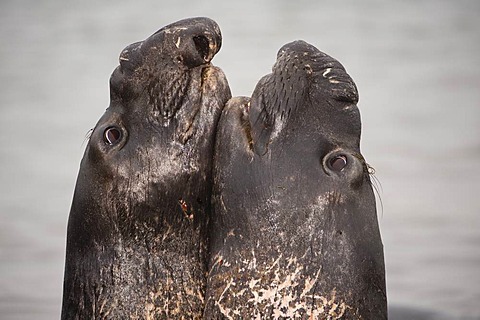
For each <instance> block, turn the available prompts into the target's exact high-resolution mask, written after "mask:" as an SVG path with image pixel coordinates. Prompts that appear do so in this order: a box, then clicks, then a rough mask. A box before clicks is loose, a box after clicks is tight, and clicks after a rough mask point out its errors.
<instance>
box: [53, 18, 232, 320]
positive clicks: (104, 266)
mask: <svg viewBox="0 0 480 320" xmlns="http://www.w3.org/2000/svg"><path fill="white" fill-rule="evenodd" d="M220 46H221V35H220V30H219V28H218V26H217V24H216V23H215V22H213V21H212V20H209V19H206V18H194V19H187V20H182V21H179V22H177V23H174V24H172V25H169V26H167V27H165V28H163V29H161V30H159V31H158V32H156V33H155V34H153V35H152V36H151V37H149V38H147V39H146V40H145V41H142V42H138V43H135V44H132V45H130V46H128V47H127V48H126V49H125V50H124V51H123V52H122V53H121V55H120V66H118V67H117V68H116V69H115V71H114V72H113V74H112V76H111V80H110V92H111V102H110V106H109V107H108V109H107V110H106V112H105V114H104V115H103V116H102V118H101V119H100V120H99V122H98V123H97V125H96V126H95V129H94V130H93V132H92V134H91V137H90V140H89V143H88V145H87V148H86V150H85V154H84V157H83V159H82V163H81V166H80V172H79V175H78V179H77V184H76V188H75V194H74V198H73V203H72V208H71V212H70V217H69V222H68V234H67V251H66V252H67V253H66V265H65V279H64V297H63V306H62V319H94V318H95V319H170V318H177V319H180V318H185V319H192V318H193V319H195V318H196V319H198V318H201V316H202V313H203V309H204V294H205V282H206V279H205V271H206V257H205V254H206V249H207V248H206V225H207V223H208V217H207V212H208V211H209V210H210V208H209V207H210V195H211V186H212V181H211V172H212V169H211V168H212V158H213V147H214V138H215V127H216V124H217V121H218V118H219V116H220V113H221V110H222V108H223V106H224V105H225V103H226V101H227V100H228V99H229V98H230V96H231V94H230V89H229V87H228V84H227V81H226V79H225V76H224V74H223V72H222V71H221V70H220V69H218V68H216V67H214V66H212V65H211V64H210V60H211V59H212V57H213V56H214V55H215V54H216V53H217V52H218V50H219V49H220Z"/></svg>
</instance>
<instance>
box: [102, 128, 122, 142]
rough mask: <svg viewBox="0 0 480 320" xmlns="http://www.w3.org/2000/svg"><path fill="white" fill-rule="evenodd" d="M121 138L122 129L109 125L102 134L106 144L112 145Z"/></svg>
mask: <svg viewBox="0 0 480 320" xmlns="http://www.w3.org/2000/svg"><path fill="white" fill-rule="evenodd" d="M121 138H122V131H120V129H119V128H116V127H109V128H107V129H106V130H105V133H104V134H103V140H104V141H105V143H106V144H108V145H111V146H113V145H114V144H116V143H117V142H118V141H120V139H121Z"/></svg>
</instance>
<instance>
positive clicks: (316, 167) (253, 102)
mask: <svg viewBox="0 0 480 320" xmlns="http://www.w3.org/2000/svg"><path fill="white" fill-rule="evenodd" d="M357 102H358V93H357V88H356V85H355V84H354V82H353V81H352V79H351V78H350V76H349V75H348V74H347V73H346V71H345V69H344V67H343V66H342V65H341V64H340V63H339V62H338V61H337V60H335V59H333V58H332V57H330V56H328V55H326V54H324V53H322V52H320V51H319V50H318V49H316V48H315V47H313V46H312V45H309V44H307V43H306V42H303V41H295V42H292V43H289V44H287V45H285V46H283V47H282V48H281V49H280V50H279V52H278V55H277V61H276V63H275V65H274V67H273V70H272V73H271V74H268V75H267V76H265V77H263V78H262V79H261V80H260V81H259V83H258V84H257V86H256V88H255V90H254V93H253V95H252V98H251V99H250V98H242V97H240V98H233V99H232V100H230V102H229V103H228V104H227V106H226V107H225V108H224V111H223V113H222V117H221V120H220V122H219V127H218V132H217V140H216V151H215V162H214V191H213V216H212V225H211V227H210V231H209V234H210V239H211V243H210V249H209V251H210V260H209V274H208V282H207V297H206V299H207V300H206V309H205V314H204V318H205V319H240V318H250V319H253V318H255V319H257V318H261V319H297V318H298V319H386V318H387V304H386V289H385V274H384V272H385V270H384V269H385V267H384V257H383V245H382V241H381V237H380V232H379V228H378V221H377V215H376V204H375V195H374V193H373V190H372V185H371V181H370V176H369V170H368V168H369V167H368V165H367V164H366V162H365V160H364V158H363V156H362V155H361V153H360V147H359V145H360V133H361V122H360V113H359V110H358V108H357V105H356V104H357Z"/></svg>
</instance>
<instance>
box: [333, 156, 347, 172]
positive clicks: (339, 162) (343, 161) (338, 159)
mask: <svg viewBox="0 0 480 320" xmlns="http://www.w3.org/2000/svg"><path fill="white" fill-rule="evenodd" d="M329 165H330V168H331V169H332V170H333V171H337V172H340V171H342V170H343V168H345V167H346V166H347V157H345V156H343V155H337V156H335V157H333V158H332V159H330V161H329Z"/></svg>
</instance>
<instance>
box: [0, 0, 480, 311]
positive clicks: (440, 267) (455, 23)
mask: <svg viewBox="0 0 480 320" xmlns="http://www.w3.org/2000/svg"><path fill="white" fill-rule="evenodd" d="M189 16H208V17H211V18H213V19H214V20H216V21H217V22H218V23H219V25H220V27H221V28H222V32H223V36H224V41H223V48H222V50H221V51H220V53H219V54H218V56H217V57H216V58H215V59H214V63H215V64H216V65H218V66H220V67H222V69H223V70H224V71H225V73H226V74H227V77H228V79H229V82H230V85H231V88H232V91H233V94H234V95H250V94H251V92H252V90H253V88H254V86H255V84H256V82H257V81H258V80H259V79H260V77H261V76H262V75H264V74H266V73H268V72H269V70H270V68H271V66H272V64H273V63H274V60H275V56H276V52H277V50H278V49H279V48H280V47H281V46H282V45H283V44H284V43H286V42H289V41H292V40H295V39H304V40H306V41H308V42H310V43H312V44H314V45H315V46H317V47H318V48H319V49H320V50H322V51H324V52H326V53H329V54H330V55H332V56H333V57H335V58H337V59H338V60H340V61H341V62H342V63H343V64H344V65H345V67H346V68H347V70H348V71H349V73H350V75H351V76H352V77H353V78H354V80H355V81H356V83H357V85H358V87H359V91H360V104H359V107H360V109H361V112H362V119H363V140H362V149H363V153H364V155H365V156H366V158H367V159H368V161H369V162H370V163H371V164H372V165H373V166H374V167H375V168H376V171H377V177H378V179H379V180H380V182H381V185H382V187H383V191H381V199H382V202H383V210H382V209H380V210H379V221H380V225H381V230H382V235H383V241H384V247H385V257H386V265H387V284H388V298H389V302H390V305H391V306H392V314H394V315H397V318H398V319H402V318H403V319H413V318H414V317H416V318H418V319H440V318H441V319H467V318H472V319H480V303H479V301H480V195H479V193H480V188H479V187H480V166H479V164H480V19H479V16H480V2H479V1H476V0H472V1H466V0H465V1H463V0H460V1H447V0H438V1H433V0H432V1H401V2H400V1H398V2H387V1H372V0H366V1H355V0H347V1H341V2H340V1H336V2H333V1H330V2H325V3H323V2H321V1H303V0H299V1H291V0H289V1H275V0H268V1H254V0H245V1H239V2H235V3H229V2H227V1H220V0H219V1H208V2H207V1H195V2H188V1H178V0H177V1H171V2H170V1H169V2H167V1H142V2H135V3H134V2H131V1H120V0H116V1H101V2H98V1H95V2H94V1H53V0H51V1H13V0H3V1H2V2H1V3H0V41H1V44H0V63H1V66H0V318H1V319H32V318H34V319H55V318H58V317H59V314H60V305H61V297H62V281H63V264H64V250H65V231H66V222H67V217H68V213H69V210H70V203H71V199H72V193H73V190H74V185H75V179H76V175H77V172H78V168H79V163H80V159H81V157H82V154H83V149H84V140H85V134H86V133H87V131H88V130H89V129H90V128H92V127H93V126H94V125H95V123H96V121H97V120H98V118H99V117H100V116H101V114H103V111H104V109H105V108H106V107H107V106H108V103H109V101H108V97H109V91H108V79H109V76H110V73H111V72H112V70H113V69H114V68H115V66H116V65H117V57H118V54H119V53H120V51H121V49H123V47H125V46H126V45H127V44H130V43H132V42H135V41H138V40H142V39H144V38H146V37H147V36H148V35H150V34H151V33H153V32H154V31H155V30H157V29H159V28H160V27H162V26H164V25H166V24H168V23H170V22H173V21H176V20H178V19H181V18H185V17H189ZM405 308H408V309H411V310H409V311H408V312H407V311H406V310H405ZM418 310H420V311H418ZM421 310H425V311H426V313H422V312H423V311H421ZM407 314H408V315H407ZM436 314H438V316H437V315H436ZM392 318H393V317H392Z"/></svg>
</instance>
